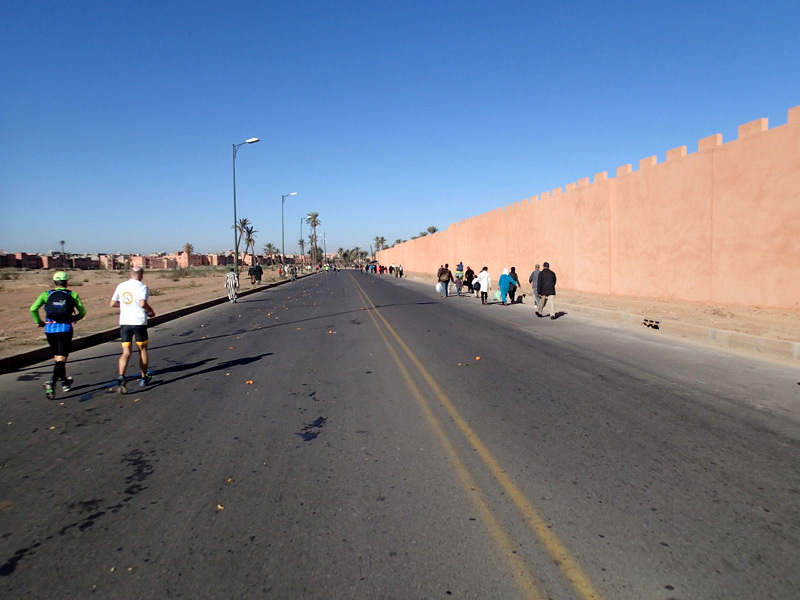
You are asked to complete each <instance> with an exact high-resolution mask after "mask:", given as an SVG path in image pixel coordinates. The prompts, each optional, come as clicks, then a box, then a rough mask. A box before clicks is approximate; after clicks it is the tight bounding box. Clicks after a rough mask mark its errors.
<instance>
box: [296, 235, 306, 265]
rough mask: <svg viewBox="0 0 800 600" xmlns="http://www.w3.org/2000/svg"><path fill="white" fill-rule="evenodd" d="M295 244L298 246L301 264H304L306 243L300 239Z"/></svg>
mask: <svg viewBox="0 0 800 600" xmlns="http://www.w3.org/2000/svg"><path fill="white" fill-rule="evenodd" d="M297 244H298V245H299V246H300V256H301V257H303V258H302V262H305V256H306V241H305V240H304V239H303V238H300V239H299V240H297Z"/></svg>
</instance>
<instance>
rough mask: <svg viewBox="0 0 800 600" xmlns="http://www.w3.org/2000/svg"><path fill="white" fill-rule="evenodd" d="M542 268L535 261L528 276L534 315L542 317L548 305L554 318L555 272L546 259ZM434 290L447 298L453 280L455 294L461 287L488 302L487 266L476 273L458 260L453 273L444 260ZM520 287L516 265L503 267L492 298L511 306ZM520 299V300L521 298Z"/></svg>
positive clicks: (489, 287)
mask: <svg viewBox="0 0 800 600" xmlns="http://www.w3.org/2000/svg"><path fill="white" fill-rule="evenodd" d="M542 267H543V268H542V269H540V268H539V265H538V264H537V265H536V266H535V268H534V270H533V272H532V273H531V274H530V277H528V283H530V284H531V289H532V291H533V301H534V306H535V308H536V316H537V317H543V316H544V315H543V314H542V313H543V311H544V308H545V306H546V305H547V304H548V302H549V304H550V318H551V319H555V318H556V306H555V295H556V274H555V273H554V272H553V271H552V270H551V269H550V263H548V262H545V263H543V264H542ZM436 282H437V283H436V290H437V291H438V292H439V293H441V294H442V297H444V298H447V297H448V295H449V293H450V284H451V283H452V284H453V286H454V287H455V289H456V294H457V295H459V296H461V295H462V293H461V292H462V289H463V288H464V287H466V289H467V294H472V293H474V294H475V297H476V298H479V299H480V301H481V304H489V292H491V291H492V279H491V276H490V275H489V267H483V268H482V269H481V270H480V271H479V272H478V274H477V275H476V274H475V272H474V271H473V270H472V268H471V267H469V266H467V268H466V270H464V265H463V263H458V265H457V266H456V271H455V274H454V273H453V272H452V271H451V270H450V265H449V264H447V263H445V264H444V265H442V266H440V267H439V270H438V271H437V273H436ZM520 288H521V284H520V281H519V275H518V274H517V270H516V267H509V268H506V269H503V273H502V274H501V275H500V278H499V279H498V281H497V290H496V291H495V300H497V301H499V302H500V303H502V304H503V306H510V305H511V304H513V303H514V302H516V301H517V293H518V291H519V289H520ZM519 301H520V302H521V301H522V299H521V298H520V299H519Z"/></svg>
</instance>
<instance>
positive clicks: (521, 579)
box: [356, 283, 546, 600]
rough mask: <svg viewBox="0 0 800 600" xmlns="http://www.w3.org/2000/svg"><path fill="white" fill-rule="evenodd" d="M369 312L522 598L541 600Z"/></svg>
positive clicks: (521, 562)
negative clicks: (500, 554) (507, 566)
mask: <svg viewBox="0 0 800 600" xmlns="http://www.w3.org/2000/svg"><path fill="white" fill-rule="evenodd" d="M356 288H357V289H358V291H359V293H360V295H361V296H362V298H363V299H364V301H365V302H366V303H367V304H370V305H371V306H372V307H373V308H374V307H375V305H374V304H373V303H372V301H371V300H370V299H369V297H368V296H367V295H366V292H364V290H363V288H361V286H360V285H358V283H356ZM368 312H369V316H370V318H371V319H372V322H373V324H374V325H375V329H376V330H377V331H378V334H379V335H380V336H381V339H383V343H384V344H385V345H386V348H387V349H388V350H389V352H390V353H391V355H392V358H393V359H394V361H395V363H396V364H397V368H398V369H399V370H400V373H401V374H402V375H403V378H404V379H405V380H406V383H407V384H408V387H409V389H410V390H411V393H412V394H413V396H414V398H416V400H417V403H418V404H419V406H420V408H421V409H422V413H423V414H424V415H425V419H426V420H427V421H428V424H429V425H430V427H431V429H433V432H434V434H435V435H436V437H437V438H438V440H439V443H440V444H441V445H442V447H443V448H444V450H445V452H446V453H447V455H448V457H449V458H450V460H451V461H452V463H453V465H454V466H455V471H456V474H457V475H458V477H459V479H460V480H461V484H462V485H463V486H464V488H465V489H466V491H467V494H468V495H469V497H470V499H471V500H472V501H473V503H474V504H475V506H476V507H477V509H478V512H479V513H480V516H481V520H482V522H483V523H484V525H485V526H486V528H487V529H488V530H489V533H490V535H491V536H492V538H493V539H494V542H495V544H496V545H497V547H498V548H499V549H500V551H501V553H502V555H503V557H504V559H505V560H506V562H507V563H508V564H509V567H510V569H511V572H512V574H513V576H514V581H515V582H516V584H517V587H518V588H519V590H520V592H521V593H522V594H523V597H524V598H527V599H529V600H544V599H545V597H546V596H545V595H544V594H543V593H542V592H541V591H540V590H539V589H538V587H537V585H536V583H535V582H534V580H533V577H532V576H531V574H530V572H529V571H528V569H527V567H526V566H525V563H524V561H523V560H522V558H521V556H520V555H519V554H518V553H517V552H516V551H515V548H514V543H513V541H512V540H511V538H510V537H509V535H508V534H507V533H506V532H505V530H504V529H503V527H502V525H501V524H500V522H499V521H498V520H497V517H495V516H494V513H493V512H492V509H491V508H490V507H489V503H488V502H487V501H486V500H485V499H484V498H483V496H482V495H481V493H480V491H479V487H478V485H477V482H476V481H475V479H474V478H473V477H472V474H471V473H470V471H469V469H468V468H467V466H466V465H465V464H464V462H463V461H462V460H461V458H460V457H459V456H458V453H457V452H456V450H455V448H454V447H453V444H452V443H451V442H450V439H449V438H448V437H447V433H445V431H444V429H442V426H441V424H440V423H439V421H438V420H437V418H436V416H435V415H434V414H433V411H432V410H431V408H430V405H429V404H428V401H427V400H425V397H424V396H423V395H422V393H421V392H420V390H419V387H418V386H417V384H416V383H415V382H414V380H413V378H412V377H411V374H410V373H409V371H408V369H407V368H406V366H405V364H403V361H402V359H401V358H400V356H399V355H398V354H397V351H396V350H395V349H394V347H393V346H392V345H391V343H390V341H389V339H388V338H387V337H386V334H385V333H384V332H383V329H381V327H380V325H379V323H378V320H377V319H376V317H375V314H376V313H377V309H376V310H370V311H368ZM381 319H382V320H383V317H381Z"/></svg>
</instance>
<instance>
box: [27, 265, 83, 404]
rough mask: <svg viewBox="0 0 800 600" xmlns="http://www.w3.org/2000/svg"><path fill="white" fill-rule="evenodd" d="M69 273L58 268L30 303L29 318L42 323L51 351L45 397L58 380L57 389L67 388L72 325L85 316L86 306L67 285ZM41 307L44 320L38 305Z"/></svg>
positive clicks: (50, 397) (52, 396)
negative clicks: (48, 282)
mask: <svg viewBox="0 0 800 600" xmlns="http://www.w3.org/2000/svg"><path fill="white" fill-rule="evenodd" d="M68 286H69V275H68V274H67V273H66V272H65V271H59V272H57V273H55V274H54V275H53V289H50V290H47V291H45V292H42V293H41V294H39V297H38V298H36V300H35V301H34V302H33V304H31V307H30V312H31V316H32V317H33V322H34V323H36V324H37V325H38V326H39V327H44V335H45V337H46V338H47V343H48V345H49V346H50V349H51V350H52V351H53V361H54V364H53V374H52V375H51V376H50V379H48V380H47V381H45V383H44V393H45V396H47V398H48V400H53V399H55V397H56V388H55V386H56V384H57V383H58V382H59V381H61V391H62V392H68V391H69V390H70V388H71V387H72V383H73V379H72V377H68V376H67V359H68V358H69V353H70V351H71V350H72V334H73V325H74V324H75V323H77V322H78V321H80V320H81V319H82V318H83V317H85V316H86V309H85V308H84V306H83V302H81V299H80V297H79V296H78V294H77V293H76V292H73V291H72V290H69V289H67V288H68ZM42 307H44V317H45V319H44V321H42V318H41V317H40V316H39V309H40V308H42Z"/></svg>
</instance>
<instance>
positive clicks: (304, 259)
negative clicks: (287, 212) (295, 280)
mask: <svg viewBox="0 0 800 600" xmlns="http://www.w3.org/2000/svg"><path fill="white" fill-rule="evenodd" d="M300 239H301V240H302V239H303V217H300ZM300 252H302V253H303V256H302V258H301V259H300V264H301V265H303V266H304V267H305V264H306V253H305V251H304V250H303V247H302V246H301V247H300Z"/></svg>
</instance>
